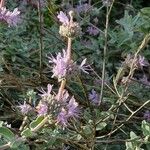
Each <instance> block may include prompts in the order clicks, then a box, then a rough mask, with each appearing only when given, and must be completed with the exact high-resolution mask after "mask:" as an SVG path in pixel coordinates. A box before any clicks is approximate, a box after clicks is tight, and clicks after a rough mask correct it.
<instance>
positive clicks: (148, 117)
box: [144, 110, 150, 121]
mask: <svg viewBox="0 0 150 150" xmlns="http://www.w3.org/2000/svg"><path fill="white" fill-rule="evenodd" d="M144 119H145V120H147V121H150V111H149V110H147V111H145V113H144Z"/></svg>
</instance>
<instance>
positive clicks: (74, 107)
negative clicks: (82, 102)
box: [57, 93, 80, 127]
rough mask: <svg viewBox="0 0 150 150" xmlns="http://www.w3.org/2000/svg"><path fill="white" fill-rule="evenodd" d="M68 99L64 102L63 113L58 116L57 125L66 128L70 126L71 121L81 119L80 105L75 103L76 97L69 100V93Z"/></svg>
mask: <svg viewBox="0 0 150 150" xmlns="http://www.w3.org/2000/svg"><path fill="white" fill-rule="evenodd" d="M66 98H67V99H66V100H64V104H63V107H61V111H60V112H59V114H58V116H57V123H58V124H60V125H62V126H64V127H65V126H67V125H68V122H69V119H71V118H77V117H79V113H80V111H79V108H78V103H77V102H76V101H75V99H74V97H71V99H69V98H68V93H67V97H66Z"/></svg>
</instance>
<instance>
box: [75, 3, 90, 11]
mask: <svg viewBox="0 0 150 150" xmlns="http://www.w3.org/2000/svg"><path fill="white" fill-rule="evenodd" d="M91 9H92V6H91V5H89V4H88V3H85V4H80V5H77V7H76V11H77V12H78V13H87V12H89V11H90V10H91Z"/></svg>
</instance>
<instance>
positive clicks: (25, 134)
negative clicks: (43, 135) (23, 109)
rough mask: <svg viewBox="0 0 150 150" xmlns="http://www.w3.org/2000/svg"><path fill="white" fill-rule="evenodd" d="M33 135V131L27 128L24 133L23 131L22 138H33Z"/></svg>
mask: <svg viewBox="0 0 150 150" xmlns="http://www.w3.org/2000/svg"><path fill="white" fill-rule="evenodd" d="M32 135H33V133H32V131H31V130H30V129H29V128H27V129H25V130H24V131H22V133H21V136H25V137H31V136H32Z"/></svg>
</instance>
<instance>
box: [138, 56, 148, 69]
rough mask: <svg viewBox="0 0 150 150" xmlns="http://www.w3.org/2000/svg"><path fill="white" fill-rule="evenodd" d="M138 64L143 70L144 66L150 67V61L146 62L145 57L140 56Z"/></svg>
mask: <svg viewBox="0 0 150 150" xmlns="http://www.w3.org/2000/svg"><path fill="white" fill-rule="evenodd" d="M138 64H139V66H140V67H141V68H143V66H148V65H149V63H148V61H147V60H145V57H144V56H141V55H139V57H138Z"/></svg>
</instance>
